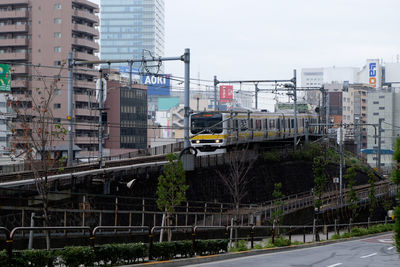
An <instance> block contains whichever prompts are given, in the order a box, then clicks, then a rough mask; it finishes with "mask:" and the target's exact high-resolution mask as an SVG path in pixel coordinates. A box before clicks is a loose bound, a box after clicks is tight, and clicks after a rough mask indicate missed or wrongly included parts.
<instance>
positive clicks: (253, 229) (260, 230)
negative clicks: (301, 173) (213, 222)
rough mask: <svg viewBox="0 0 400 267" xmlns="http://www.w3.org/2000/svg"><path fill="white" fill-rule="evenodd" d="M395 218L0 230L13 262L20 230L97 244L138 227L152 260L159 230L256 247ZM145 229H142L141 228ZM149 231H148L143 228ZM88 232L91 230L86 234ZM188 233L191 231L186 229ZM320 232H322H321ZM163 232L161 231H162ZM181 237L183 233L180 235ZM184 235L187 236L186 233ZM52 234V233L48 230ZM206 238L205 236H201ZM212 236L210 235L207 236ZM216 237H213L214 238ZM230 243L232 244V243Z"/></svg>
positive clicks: (317, 238) (326, 236) (312, 238)
mask: <svg viewBox="0 0 400 267" xmlns="http://www.w3.org/2000/svg"><path fill="white" fill-rule="evenodd" d="M393 222H394V221H392V220H387V218H385V220H384V221H370V220H369V218H368V221H367V222H358V223H353V222H352V220H351V219H350V221H349V223H342V224H339V223H337V221H336V220H335V223H334V224H323V225H317V224H316V221H315V220H314V223H313V225H272V226H267V225H266V226H254V225H250V226H235V225H231V226H221V227H215V226H214V227H213V226H198V225H192V226H154V227H153V228H151V229H150V228H149V227H148V226H144V227H137V226H97V227H95V228H93V229H91V228H90V227H79V226H70V227H16V228H14V229H12V230H11V231H9V230H8V229H6V228H4V227H0V232H3V233H4V234H5V235H6V238H5V241H6V249H7V255H8V260H9V263H12V262H13V242H14V240H15V237H16V233H17V232H23V231H35V232H37V231H47V232H51V231H65V232H72V231H74V232H76V233H77V234H78V235H79V236H80V237H83V238H87V239H88V241H89V243H90V246H91V247H92V248H94V247H95V246H96V244H95V236H96V233H98V232H99V231H101V230H108V233H113V232H114V233H115V232H116V231H121V230H129V231H130V232H131V231H132V230H133V231H135V230H136V233H137V234H141V235H148V243H149V246H148V256H149V260H152V258H153V257H152V255H153V253H152V250H153V243H154V234H155V233H156V232H157V230H171V231H174V233H175V234H176V233H177V232H179V231H182V230H183V231H186V230H189V231H190V238H189V239H188V238H184V240H191V242H192V246H193V250H194V251H196V250H195V248H196V242H197V240H200V239H199V238H198V237H197V236H198V234H199V233H209V232H212V231H219V232H221V231H222V232H223V233H222V234H223V237H222V238H221V239H227V240H229V241H230V243H232V242H234V241H238V240H246V241H248V242H249V245H250V248H251V249H253V248H254V243H255V242H256V240H264V239H266V238H270V239H271V242H272V243H274V242H275V238H276V237H277V236H283V237H285V238H287V239H289V240H290V241H292V240H294V239H295V240H296V241H300V242H301V241H302V242H303V243H306V242H316V241H322V240H328V239H329V238H330V237H331V236H332V235H333V234H340V233H343V232H348V233H350V232H351V230H352V228H354V227H362V226H364V227H365V228H367V229H368V228H369V227H371V226H372V225H376V224H387V223H393ZM140 231H142V232H140ZM144 231H146V232H144ZM233 231H235V232H236V233H237V237H233V235H232V232H233ZM85 232H87V233H89V235H88V234H85ZM186 233H189V232H186ZM320 233H321V234H322V236H320ZM160 234H161V233H160ZM181 237H182V236H181ZM183 237H184V236H183ZM49 238H50V234H49ZM64 238H72V236H65V237H64ZM202 239H204V238H202ZM206 239H210V238H206ZM211 239H213V238H211ZM230 246H231V244H230Z"/></svg>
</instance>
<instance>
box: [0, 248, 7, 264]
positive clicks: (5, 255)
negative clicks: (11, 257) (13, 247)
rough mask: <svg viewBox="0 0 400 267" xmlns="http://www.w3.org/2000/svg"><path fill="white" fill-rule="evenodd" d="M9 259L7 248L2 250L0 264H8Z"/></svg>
mask: <svg viewBox="0 0 400 267" xmlns="http://www.w3.org/2000/svg"><path fill="white" fill-rule="evenodd" d="M7 261H8V258H7V252H6V251H5V250H0V266H8V265H7Z"/></svg>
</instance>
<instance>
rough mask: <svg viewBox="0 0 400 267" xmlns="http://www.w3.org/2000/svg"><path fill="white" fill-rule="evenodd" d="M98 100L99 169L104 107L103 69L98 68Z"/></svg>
mask: <svg viewBox="0 0 400 267" xmlns="http://www.w3.org/2000/svg"><path fill="white" fill-rule="evenodd" d="M99 72H100V100H99V169H101V168H102V167H103V109H104V100H103V99H104V88H103V70H102V69H101V68H100V70H99Z"/></svg>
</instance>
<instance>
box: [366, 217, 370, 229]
mask: <svg viewBox="0 0 400 267" xmlns="http://www.w3.org/2000/svg"><path fill="white" fill-rule="evenodd" d="M370 223H371V218H370V217H368V224H367V229H369V225H370Z"/></svg>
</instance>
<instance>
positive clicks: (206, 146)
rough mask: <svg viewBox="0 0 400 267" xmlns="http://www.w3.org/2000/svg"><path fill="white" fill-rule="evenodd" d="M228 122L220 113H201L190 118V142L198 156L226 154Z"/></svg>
mask: <svg viewBox="0 0 400 267" xmlns="http://www.w3.org/2000/svg"><path fill="white" fill-rule="evenodd" d="M226 128H227V127H226V120H224V115H223V114H222V113H219V112H200V113H196V114H192V115H191V116H190V142H191V146H192V147H195V148H196V149H197V151H198V153H197V155H209V154H219V153H225V152H226V138H227V130H226Z"/></svg>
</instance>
